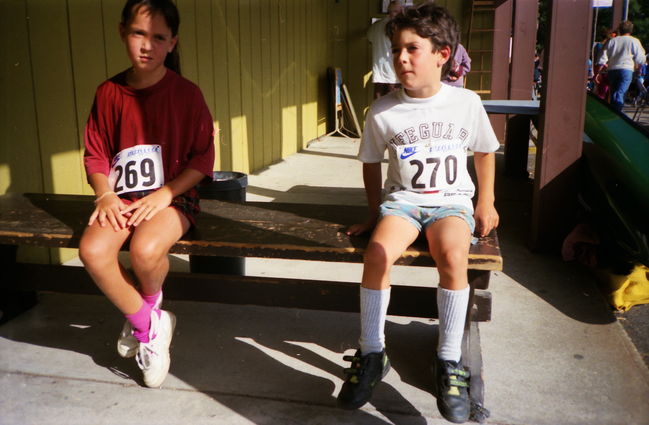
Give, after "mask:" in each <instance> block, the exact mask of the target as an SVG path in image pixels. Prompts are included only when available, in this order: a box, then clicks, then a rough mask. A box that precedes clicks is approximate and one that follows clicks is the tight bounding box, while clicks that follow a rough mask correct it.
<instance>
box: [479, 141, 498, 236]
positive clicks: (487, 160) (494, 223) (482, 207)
mask: <svg viewBox="0 0 649 425" xmlns="http://www.w3.org/2000/svg"><path fill="white" fill-rule="evenodd" d="M473 162H474V164H475V171H476V175H477V178H478V202H477V204H476V208H475V214H474V217H475V221H476V230H477V232H478V234H479V235H480V237H483V236H487V235H488V234H489V232H491V230H492V229H495V228H496V227H498V222H499V217H498V212H497V211H496V207H495V206H494V202H495V200H496V196H495V194H494V182H495V179H496V156H495V154H494V153H493V152H491V153H484V152H474V153H473Z"/></svg>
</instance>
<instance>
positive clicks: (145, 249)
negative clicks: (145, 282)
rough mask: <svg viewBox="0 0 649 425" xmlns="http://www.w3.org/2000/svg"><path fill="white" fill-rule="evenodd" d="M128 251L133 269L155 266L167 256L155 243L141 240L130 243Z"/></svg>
mask: <svg viewBox="0 0 649 425" xmlns="http://www.w3.org/2000/svg"><path fill="white" fill-rule="evenodd" d="M129 251H130V253H131V262H132V263H133V266H134V267H138V266H143V267H146V266H148V265H155V264H157V263H158V262H159V261H160V259H161V258H163V257H164V256H166V255H167V252H166V251H165V250H164V249H162V248H161V247H160V246H158V245H157V244H156V243H155V242H153V241H150V240H149V241H143V240H141V239H138V240H133V241H131V245H130V248H129Z"/></svg>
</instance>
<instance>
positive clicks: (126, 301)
mask: <svg viewBox="0 0 649 425" xmlns="http://www.w3.org/2000/svg"><path fill="white" fill-rule="evenodd" d="M130 235H131V233H130V230H128V229H122V230H120V231H118V232H116V231H115V230H113V228H112V227H110V226H106V227H101V226H100V225H99V224H98V223H97V222H95V223H94V224H93V225H92V226H89V227H87V228H86V230H85V231H84V233H83V236H81V242H80V243H79V257H80V258H81V261H82V262H83V264H84V266H85V267H86V270H87V271H88V274H90V277H92V279H93V280H94V282H95V284H96V285H97V286H98V287H99V289H101V291H102V292H103V293H104V294H105V295H106V297H108V299H109V300H110V301H111V302H112V303H113V304H115V306H116V307H117V308H118V309H119V310H120V311H121V312H122V313H124V314H134V313H136V312H137V311H138V310H139V309H140V307H141V306H142V297H141V296H140V294H139V293H138V292H137V290H136V289H135V287H134V282H133V277H132V276H131V275H130V274H129V273H128V272H127V271H126V270H125V269H124V268H123V267H122V266H121V265H120V264H119V261H118V258H117V255H118V254H119V250H120V248H121V247H122V245H123V244H124V242H125V241H126V240H127V239H128V237H129V236H130Z"/></svg>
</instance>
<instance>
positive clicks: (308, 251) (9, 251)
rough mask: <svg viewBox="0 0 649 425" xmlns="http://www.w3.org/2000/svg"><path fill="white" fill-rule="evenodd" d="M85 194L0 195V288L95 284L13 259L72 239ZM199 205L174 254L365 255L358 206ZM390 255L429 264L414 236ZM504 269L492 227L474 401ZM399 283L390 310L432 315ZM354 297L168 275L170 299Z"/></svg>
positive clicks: (317, 302)
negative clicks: (354, 227)
mask: <svg viewBox="0 0 649 425" xmlns="http://www.w3.org/2000/svg"><path fill="white" fill-rule="evenodd" d="M92 200H93V198H92V197H91V196H84V195H52V194H36V193H27V194H6V195H2V196H0V257H1V258H2V271H1V272H0V273H2V274H1V275H0V277H1V281H2V287H3V288H4V289H5V290H6V289H16V288H20V289H23V290H31V291H36V290H50V291H58V292H74V293H99V292H98V289H97V288H96V287H95V285H94V284H93V282H92V281H91V280H90V278H89V277H88V275H87V274H86V273H85V270H84V269H83V268H80V267H66V266H60V265H36V264H21V263H18V262H16V252H17V248H18V247H19V246H39V247H67V248H78V246H79V239H80V237H81V234H82V232H83V229H84V227H85V224H86V223H87V220H88V217H89V215H90V212H91V211H92V207H93V203H92ZM201 208H202V212H201V214H200V215H199V217H198V220H197V228H196V229H195V230H193V231H192V232H190V234H188V235H186V237H184V238H183V239H182V240H180V241H178V242H177V243H176V244H175V245H174V246H173V248H172V250H171V252H172V253H177V254H190V255H200V256H222V257H260V258H268V259H272V258H281V259H294V260H319V261H331V262H355V263H358V262H362V261H363V251H364V248H365V246H366V245H367V241H368V238H367V237H349V236H347V235H346V234H345V233H344V232H343V230H344V229H345V228H346V227H347V226H349V225H350V224H353V223H355V222H358V221H359V220H361V219H362V218H363V217H364V216H365V214H366V208H365V207H360V206H331V205H313V204H286V203H274V202H246V203H232V202H224V201H217V200H202V201H201ZM125 249H127V247H125ZM397 264H401V265H412V266H428V267H434V265H435V264H434V262H433V260H432V258H431V257H430V255H429V253H428V250H427V247H426V243H425V241H423V240H418V241H417V242H416V243H415V244H413V246H411V247H410V248H409V249H408V250H407V251H406V252H405V253H404V254H403V256H402V257H401V258H400V259H399V260H398V261H397ZM501 269H502V257H501V255H500V248H499V245H498V238H497V236H496V232H495V231H494V232H492V233H491V234H490V235H489V236H487V237H485V238H481V239H480V240H479V241H478V242H477V243H476V244H474V245H472V246H471V250H470V255H469V272H468V277H469V283H470V286H471V300H470V308H469V311H468V314H467V316H468V318H469V319H470V320H467V322H466V331H465V338H464V347H463V350H464V353H465V358H466V357H468V360H469V361H468V362H467V363H468V364H467V366H468V367H469V368H470V369H471V371H472V373H473V376H474V378H473V379H472V380H471V394H472V398H473V399H474V400H476V401H479V402H480V403H481V402H482V399H483V387H482V379H481V373H480V371H481V368H482V362H481V354H480V346H479V333H478V328H477V323H476V322H479V321H488V320H490V318H491V295H490V293H489V292H488V291H486V289H487V288H488V286H489V277H490V272H491V271H492V270H501ZM398 283H399V282H395V285H394V286H393V287H392V295H391V302H390V309H389V311H388V313H389V314H392V315H402V316H414V317H430V318H436V317H437V308H436V302H435V296H436V293H435V292H436V288H433V287H414V286H407V285H399V284H398ZM358 297H359V283H358V282H331V281H317V280H304V279H282V278H272V277H253V276H233V275H216V274H205V273H180V272H171V273H170V274H169V276H168V277H167V280H166V282H165V298H167V299H185V300H190V299H191V300H196V301H214V302H222V303H234V304H255V305H266V306H282V307H299V308H307V309H320V310H333V311H345V312H357V311H358V309H359V300H358ZM422 300H425V301H423V302H422ZM467 355H468V356H467Z"/></svg>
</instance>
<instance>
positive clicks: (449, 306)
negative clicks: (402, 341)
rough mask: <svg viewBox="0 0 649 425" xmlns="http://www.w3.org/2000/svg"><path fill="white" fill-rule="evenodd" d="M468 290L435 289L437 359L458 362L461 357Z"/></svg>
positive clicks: (467, 288)
mask: <svg viewBox="0 0 649 425" xmlns="http://www.w3.org/2000/svg"><path fill="white" fill-rule="evenodd" d="M469 293H470V289H469V287H468V286H467V287H466V288H464V289H460V290H459V291H451V290H448V289H444V288H442V287H441V286H440V287H438V288H437V311H438V313H439V342H438V344H437V357H438V358H440V359H442V360H450V361H455V362H458V361H460V357H462V336H463V335H464V322H465V319H466V310H467V306H468V304H469Z"/></svg>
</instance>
